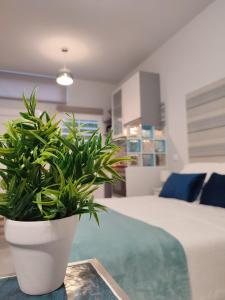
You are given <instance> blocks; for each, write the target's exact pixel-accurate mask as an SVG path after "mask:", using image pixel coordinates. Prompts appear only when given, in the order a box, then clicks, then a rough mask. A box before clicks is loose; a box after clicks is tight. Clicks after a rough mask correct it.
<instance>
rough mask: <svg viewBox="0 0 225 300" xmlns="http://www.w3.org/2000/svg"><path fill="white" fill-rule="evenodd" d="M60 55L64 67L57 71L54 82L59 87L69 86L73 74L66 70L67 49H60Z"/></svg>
mask: <svg viewBox="0 0 225 300" xmlns="http://www.w3.org/2000/svg"><path fill="white" fill-rule="evenodd" d="M61 51H62V53H63V54H64V67H63V68H62V69H60V70H59V72H58V74H57V77H56V82H57V83H58V84H60V85H64V86H67V85H71V84H73V74H72V73H71V71H70V70H69V69H67V68H66V63H65V61H66V59H65V55H66V54H67V53H68V51H69V50H68V48H62V50H61Z"/></svg>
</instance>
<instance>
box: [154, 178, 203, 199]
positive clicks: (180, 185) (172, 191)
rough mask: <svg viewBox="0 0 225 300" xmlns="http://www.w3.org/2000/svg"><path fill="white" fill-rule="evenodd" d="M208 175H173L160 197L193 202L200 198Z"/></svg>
mask: <svg viewBox="0 0 225 300" xmlns="http://www.w3.org/2000/svg"><path fill="white" fill-rule="evenodd" d="M205 177H206V173H200V174H178V173H172V174H171V175H170V176H169V178H168V179H167V181H166V182H165V184H164V186H163V188H162V191H161V192H160V194H159V197H165V198H176V199H180V200H185V201H188V202H193V201H195V200H196V198H197V197H198V194H199V192H200V190H201V188H202V185H203V182H204V180H205Z"/></svg>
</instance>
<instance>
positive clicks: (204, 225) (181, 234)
mask: <svg viewBox="0 0 225 300" xmlns="http://www.w3.org/2000/svg"><path fill="white" fill-rule="evenodd" d="M98 202H99V203H101V204H104V205H106V206H107V207H109V208H110V209H113V210H114V211H116V212H119V213H122V214H124V215H126V216H128V217H131V218H135V219H137V220H140V221H143V222H145V223H147V224H150V225H154V226H157V227H160V228H162V229H164V230H166V231H167V232H168V233H170V234H171V235H173V236H174V237H175V238H176V239H178V240H179V241H180V243H181V244H182V246H183V248H184V251H185V254H186V258H187V264H188V271H189V277H190V284H191V290H192V299H193V300H224V299H225V285H224V280H225V209H222V208H218V207H211V206H206V205H200V204H193V203H187V202H185V201H181V200H176V199H165V198H159V197H157V196H141V197H129V198H110V199H100V200H98Z"/></svg>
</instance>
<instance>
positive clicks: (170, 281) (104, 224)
mask: <svg viewBox="0 0 225 300" xmlns="http://www.w3.org/2000/svg"><path fill="white" fill-rule="evenodd" d="M89 258H97V259H98V260H99V261H100V262H101V263H102V265H103V266H104V267H105V268H106V269H107V270H108V272H109V273H110V274H111V275H112V276H113V278H114V279H115V280H116V281H117V282H118V284H119V285H120V286H121V288H122V289H124V291H125V292H126V293H127V294H128V295H129V297H130V299H133V300H190V299H191V291H190V286H189V278H188V269H187V262H186V257H185V253H184V250H183V247H182V245H181V244H180V243H179V241H178V240H177V239H176V238H174V237H173V236H172V235H171V234H169V233H168V232H166V231H165V230H163V229H161V228H158V227H155V226H151V225H148V224H146V223H144V222H141V221H138V220H135V219H132V218H129V217H127V216H124V215H122V214H119V213H116V212H115V211H112V210H110V211H109V212H108V213H101V214H100V227H98V225H97V224H96V222H95V220H94V219H91V220H89V217H88V216H82V218H81V220H80V223H79V226H78V229H77V232H76V235H75V238H74V242H73V248H72V254H71V257H70V261H78V260H85V259H89Z"/></svg>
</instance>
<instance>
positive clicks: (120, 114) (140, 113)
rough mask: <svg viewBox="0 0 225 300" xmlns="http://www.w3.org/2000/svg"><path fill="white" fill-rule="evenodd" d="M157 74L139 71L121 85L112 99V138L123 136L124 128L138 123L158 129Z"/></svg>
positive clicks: (158, 100) (158, 90)
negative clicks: (132, 123)
mask: <svg viewBox="0 0 225 300" xmlns="http://www.w3.org/2000/svg"><path fill="white" fill-rule="evenodd" d="M160 119H161V118H160V82H159V74H155V73H148V72H144V71H140V72H138V73H136V74H134V75H133V76H132V77H131V78H130V79H128V80H127V81H126V82H124V83H123V84H122V86H121V87H120V88H119V89H117V90H116V92H115V93H114V94H113V97H112V123H113V136H114V138H117V137H121V136H123V135H124V127H125V126H126V125H129V124H130V123H131V122H134V121H137V120H138V121H139V122H140V123H141V124H143V125H151V126H155V127H159V126H160V125H161V124H160V122H161V120H160Z"/></svg>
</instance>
